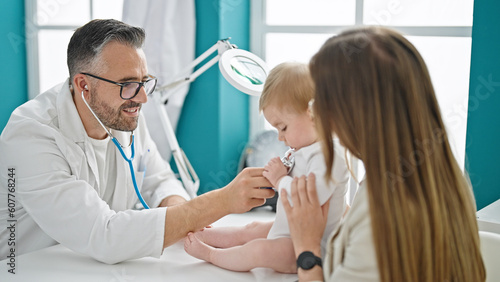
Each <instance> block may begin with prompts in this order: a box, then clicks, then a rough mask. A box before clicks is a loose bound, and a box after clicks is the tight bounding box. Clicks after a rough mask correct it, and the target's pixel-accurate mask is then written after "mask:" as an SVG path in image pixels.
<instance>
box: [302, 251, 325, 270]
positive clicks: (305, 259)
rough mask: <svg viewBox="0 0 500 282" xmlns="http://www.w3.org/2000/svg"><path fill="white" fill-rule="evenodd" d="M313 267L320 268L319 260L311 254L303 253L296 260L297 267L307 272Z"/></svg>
mask: <svg viewBox="0 0 500 282" xmlns="http://www.w3.org/2000/svg"><path fill="white" fill-rule="evenodd" d="M315 265H319V266H321V258H319V257H317V256H315V255H314V254H313V253H311V252H308V251H306V252H303V253H301V254H300V255H299V257H298V258H297V267H300V268H302V269H305V270H308V269H311V268H313V267H314V266H315Z"/></svg>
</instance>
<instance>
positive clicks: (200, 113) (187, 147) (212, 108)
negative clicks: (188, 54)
mask: <svg viewBox="0 0 500 282" xmlns="http://www.w3.org/2000/svg"><path fill="white" fill-rule="evenodd" d="M195 3H196V20H197V23H196V56H199V55H201V54H202V53H203V52H204V51H205V50H207V49H208V48H210V47H211V46H212V45H213V44H215V43H216V42H217V40H219V39H223V38H227V37H231V40H230V42H231V43H233V44H236V45H237V46H238V47H239V48H241V49H245V50H248V48H249V37H250V36H249V20H250V18H249V13H250V12H249V11H250V6H249V5H250V4H249V0H240V1H225V0H216V1H204V0H196V1H195ZM248 101H249V98H248V96H247V95H245V94H243V93H241V92H239V91H238V90H236V89H235V88H233V87H232V86H231V85H230V84H229V83H228V82H227V81H226V80H225V79H224V78H223V76H222V75H221V73H220V72H219V70H218V66H213V67H212V68H211V69H209V70H208V71H206V72H205V73H203V75H201V76H200V77H198V78H197V79H196V80H195V81H194V82H193V83H192V84H191V88H190V91H189V93H188V95H187V97H186V101H185V104H184V108H183V110H182V114H181V117H180V119H179V124H178V127H177V137H178V140H179V145H180V146H181V148H183V150H184V151H185V153H186V155H187V156H188V158H189V160H190V161H191V163H192V165H193V167H194V169H195V170H196V172H197V174H198V176H199V177H200V182H201V186H200V190H199V192H198V193H199V194H201V193H204V192H207V191H210V190H213V189H216V188H219V187H222V186H224V185H226V184H227V183H229V182H230V181H231V180H232V179H233V178H234V177H235V176H236V173H237V168H238V161H239V157H240V154H241V152H242V150H243V148H244V146H245V144H246V142H247V140H248V128H249V113H248V107H249V102H248Z"/></svg>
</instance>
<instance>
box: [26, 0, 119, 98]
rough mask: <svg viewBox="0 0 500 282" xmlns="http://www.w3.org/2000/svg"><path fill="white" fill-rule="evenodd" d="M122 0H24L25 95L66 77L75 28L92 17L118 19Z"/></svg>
mask: <svg viewBox="0 0 500 282" xmlns="http://www.w3.org/2000/svg"><path fill="white" fill-rule="evenodd" d="M122 9H123V0H106V1H97V0H72V1H68V0H28V1H26V19H27V20H26V43H27V44H26V45H27V46H26V47H27V54H28V59H27V62H28V85H29V87H28V89H29V98H33V97H35V96H36V95H38V94H40V93H42V92H44V91H46V90H48V89H50V88H51V87H52V86H54V85H56V84H58V83H60V82H62V81H64V79H66V78H67V77H68V75H69V74H68V67H67V65H66V49H67V47H68V43H69V40H70V38H71V35H73V32H74V30H75V29H77V28H78V27H79V26H81V25H83V24H85V23H87V22H88V21H90V20H91V19H96V18H114V19H117V20H121V18H122Z"/></svg>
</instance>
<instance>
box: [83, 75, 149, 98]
mask: <svg viewBox="0 0 500 282" xmlns="http://www.w3.org/2000/svg"><path fill="white" fill-rule="evenodd" d="M81 74H84V75H88V76H91V77H93V78H97V79H100V80H103V81H106V82H109V83H113V84H116V85H118V86H120V98H122V99H123V100H131V99H134V98H135V96H137V94H138V93H139V91H141V87H144V85H145V84H146V83H148V82H150V81H151V80H154V81H155V85H154V86H153V88H152V89H151V91H150V93H146V94H147V95H151V94H152V93H153V92H154V91H155V89H156V85H157V83H158V79H157V78H156V77H155V76H152V75H150V74H148V76H149V77H150V79H148V80H146V81H144V82H138V81H130V82H116V81H112V80H109V79H106V78H103V77H100V76H97V75H93V74H90V73H86V72H82V73H81ZM133 83H136V84H139V87H137V89H136V90H135V93H134V95H132V97H130V98H123V96H122V92H123V87H125V86H127V85H129V84H133ZM144 90H146V88H144Z"/></svg>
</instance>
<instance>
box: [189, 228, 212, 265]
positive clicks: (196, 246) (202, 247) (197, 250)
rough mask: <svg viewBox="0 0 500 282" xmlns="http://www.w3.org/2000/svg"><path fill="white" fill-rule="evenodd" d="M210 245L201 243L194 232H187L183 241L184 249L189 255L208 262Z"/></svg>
mask: <svg viewBox="0 0 500 282" xmlns="http://www.w3.org/2000/svg"><path fill="white" fill-rule="evenodd" d="M212 249H213V248H212V247H210V246H209V245H207V244H205V243H203V242H202V241H200V239H198V237H196V235H195V234H194V233H191V232H190V233H188V235H187V236H186V240H185V241H184V250H186V252H187V253H188V254H190V255H191V256H193V257H195V258H197V259H201V260H204V261H208V262H210V253H211V251H212Z"/></svg>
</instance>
